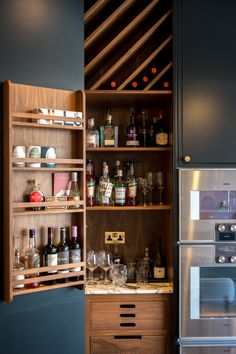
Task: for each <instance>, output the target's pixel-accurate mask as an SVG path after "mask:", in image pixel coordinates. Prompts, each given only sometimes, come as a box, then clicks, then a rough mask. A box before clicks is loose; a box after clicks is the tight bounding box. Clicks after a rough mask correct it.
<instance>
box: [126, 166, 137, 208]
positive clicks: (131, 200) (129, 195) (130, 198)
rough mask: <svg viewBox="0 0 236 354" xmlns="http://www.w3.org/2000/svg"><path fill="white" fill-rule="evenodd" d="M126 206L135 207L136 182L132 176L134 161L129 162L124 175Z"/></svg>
mask: <svg viewBox="0 0 236 354" xmlns="http://www.w3.org/2000/svg"><path fill="white" fill-rule="evenodd" d="M126 184H127V189H126V205H128V206H135V205H137V180H136V178H135V175H134V161H133V160H130V161H129V166H128V171H127V175H126Z"/></svg>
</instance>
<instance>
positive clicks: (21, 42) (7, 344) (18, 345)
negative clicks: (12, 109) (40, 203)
mask: <svg viewBox="0 0 236 354" xmlns="http://www.w3.org/2000/svg"><path fill="white" fill-rule="evenodd" d="M83 12H84V2H83V0H0V98H1V100H0V118H1V126H0V141H2V140H3V134H4V132H3V129H2V127H3V124H2V122H3V115H2V85H1V83H2V82H3V81H4V80H11V81H13V82H17V83H25V84H32V85H39V86H48V87H55V88H62V89H71V90H77V89H81V88H83V87H84V74H83V67H84V54H83V37H84V24H83ZM2 150H3V147H2V145H0V157H1V162H0V163H1V166H0V167H1V171H3V168H4V166H3V165H2V160H3V159H2V156H3V153H2ZM0 187H1V190H0V192H1V195H2V194H3V183H2V172H1V173H0ZM0 207H1V209H0V215H1V217H2V215H3V213H2V209H3V203H2V199H1V205H0ZM0 235H3V222H2V219H1V222H0ZM3 273H4V269H3V240H2V237H1V236H0V354H19V353H23V352H24V354H42V353H45V354H84V353H85V350H84V292H83V291H79V290H77V289H75V288H68V289H59V290H54V291H47V292H42V293H36V294H32V295H23V296H19V297H15V298H14V302H13V303H12V304H8V303H5V302H4V301H3V300H2V299H3Z"/></svg>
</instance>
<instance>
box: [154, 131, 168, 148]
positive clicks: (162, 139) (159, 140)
mask: <svg viewBox="0 0 236 354" xmlns="http://www.w3.org/2000/svg"><path fill="white" fill-rule="evenodd" d="M156 144H157V145H167V144H168V134H167V133H164V132H160V133H157V134H156Z"/></svg>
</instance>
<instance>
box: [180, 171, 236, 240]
mask: <svg viewBox="0 0 236 354" xmlns="http://www.w3.org/2000/svg"><path fill="white" fill-rule="evenodd" d="M179 210H180V223H179V226H180V230H179V240H180V242H181V243H183V242H187V243H189V242H200V243H204V242H209V241H214V240H215V224H216V222H217V223H218V224H219V223H221V222H222V223H224V222H225V221H226V220H227V221H228V222H229V223H231V224H234V223H236V170H235V169H228V170H225V169H224V170H223V169H207V170H206V169H199V170H192V169H188V170H187V169H181V170H180V171H179Z"/></svg>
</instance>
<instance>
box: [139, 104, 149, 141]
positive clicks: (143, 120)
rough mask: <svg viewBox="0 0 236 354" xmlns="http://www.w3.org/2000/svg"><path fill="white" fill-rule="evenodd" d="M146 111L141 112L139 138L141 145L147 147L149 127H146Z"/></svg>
mask: <svg viewBox="0 0 236 354" xmlns="http://www.w3.org/2000/svg"><path fill="white" fill-rule="evenodd" d="M146 119H147V117H146V112H144V111H143V112H142V113H141V122H140V126H139V129H138V139H139V146H141V147H145V146H147V127H146Z"/></svg>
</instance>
